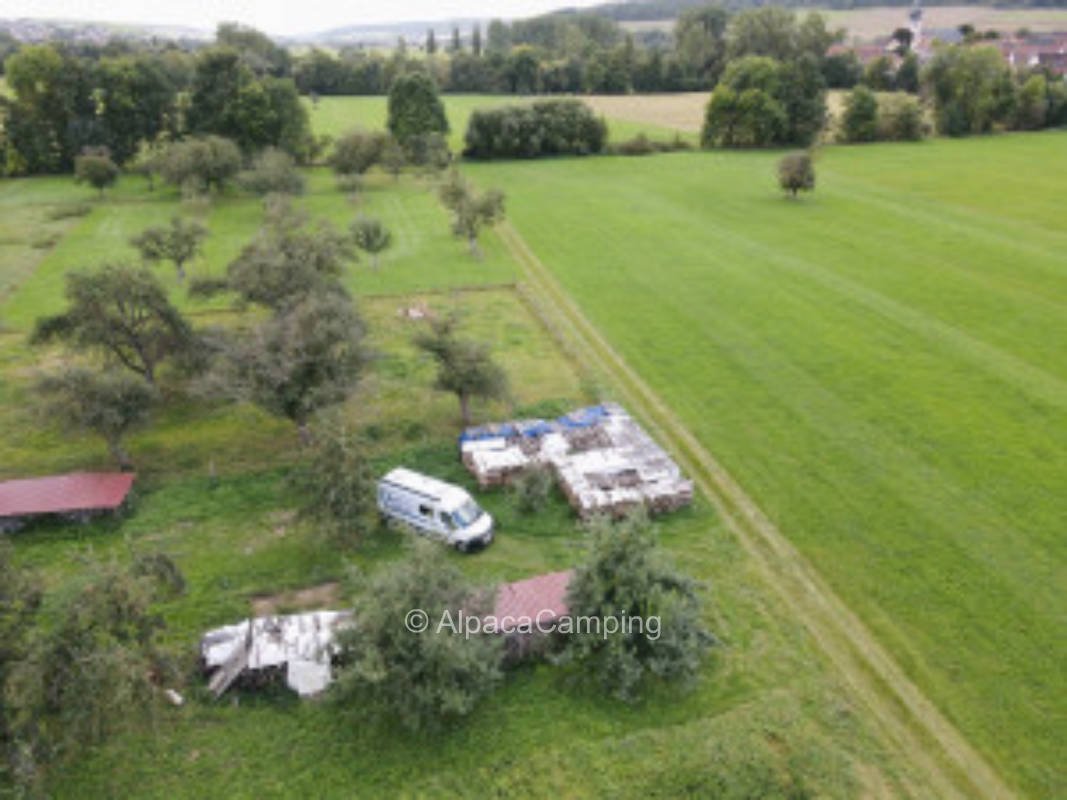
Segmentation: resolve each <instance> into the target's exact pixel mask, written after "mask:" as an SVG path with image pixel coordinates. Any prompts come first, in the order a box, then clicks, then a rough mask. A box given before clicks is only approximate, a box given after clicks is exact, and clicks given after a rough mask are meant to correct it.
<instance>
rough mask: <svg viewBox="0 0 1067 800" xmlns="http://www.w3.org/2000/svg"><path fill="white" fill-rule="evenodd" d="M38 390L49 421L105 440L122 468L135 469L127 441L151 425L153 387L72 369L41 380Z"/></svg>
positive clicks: (119, 374) (135, 380)
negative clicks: (138, 431) (130, 435)
mask: <svg viewBox="0 0 1067 800" xmlns="http://www.w3.org/2000/svg"><path fill="white" fill-rule="evenodd" d="M37 391H38V393H39V394H40V395H41V397H42V399H43V401H44V402H43V404H42V406H41V410H42V412H43V414H44V416H45V419H47V420H49V421H52V422H58V423H59V424H60V425H62V426H63V427H64V428H66V429H68V430H70V431H72V432H81V431H89V432H90V433H94V434H96V435H98V436H100V437H102V438H103V439H104V441H105V442H107V447H108V451H109V452H110V453H111V455H112V457H113V458H114V459H115V461H116V463H117V465H118V467H119V469H123V470H125V469H129V468H130V467H131V466H132V464H131V463H130V459H129V456H128V455H127V453H126V449H125V447H124V445H123V439H124V438H125V436H126V434H127V433H129V432H130V431H131V430H134V429H135V428H137V427H140V426H141V425H144V424H145V422H147V420H148V417H149V414H150V413H151V410H152V406H153V405H154V404H155V401H156V397H157V395H156V391H155V389H154V388H153V387H151V386H149V385H148V384H146V383H145V382H144V381H143V380H140V379H139V378H135V377H133V376H132V375H129V374H127V373H123V372H117V371H110V372H93V371H92V370H88V369H82V368H72V369H68V370H66V371H65V372H62V373H60V374H58V375H51V376H48V377H45V378H43V379H41V381H40V382H39V383H38V386H37Z"/></svg>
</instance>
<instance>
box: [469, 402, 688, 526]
mask: <svg viewBox="0 0 1067 800" xmlns="http://www.w3.org/2000/svg"><path fill="white" fill-rule="evenodd" d="M460 448H461V451H462V457H463V463H464V464H465V465H466V466H467V468H468V469H469V470H470V471H471V473H472V474H474V476H475V477H476V478H477V479H478V483H479V485H481V486H482V487H488V486H499V485H502V484H505V483H507V482H508V481H510V480H511V479H512V478H513V477H515V476H516V475H518V474H521V473H522V472H523V470H525V469H527V468H529V467H530V466H533V465H539V464H546V465H549V466H551V467H552V469H553V471H554V472H555V474H556V476H557V478H558V479H559V483H560V487H561V488H562V490H563V493H564V494H565V495H566V496H567V499H568V501H569V502H570V504H571V506H572V507H573V508H574V509H575V510H576V511H577V512H578V514H579V515H581V516H582V517H591V516H594V515H597V514H607V515H610V516H614V517H619V516H623V515H625V514H627V513H629V512H630V511H632V510H634V509H635V508H638V507H644V508H646V509H648V510H649V511H650V512H652V513H664V512H668V511H674V510H676V509H678V508H682V507H683V506H686V505H688V504H689V503H691V502H692V500H693V484H692V482H691V481H688V480H686V479H685V478H684V477H683V476H682V474H681V470H680V469H679V468H678V465H677V464H675V463H674V461H673V460H672V459H671V458H670V456H668V455H667V453H666V452H664V450H663V449H662V448H661V447H660V446H659V445H657V444H656V443H655V442H654V441H653V440H652V438H651V437H650V436H649V435H648V434H647V433H646V432H645V431H644V430H643V429H642V428H641V426H640V425H638V424H637V423H636V422H635V421H634V419H633V418H632V417H631V416H630V415H629V414H627V413H626V411H625V410H624V409H623V408H622V407H621V406H618V405H616V404H606V405H603V406H594V407H592V408H590V409H580V410H579V411H576V412H573V413H571V414H568V415H567V416H565V417H560V418H559V419H558V420H555V421H552V422H546V421H544V420H523V421H521V422H515V423H505V424H502V425H494V426H486V427H483V428H478V429H471V430H469V431H467V432H466V433H465V434H464V436H463V437H462V438H461V440H460Z"/></svg>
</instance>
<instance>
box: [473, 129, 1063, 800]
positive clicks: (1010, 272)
mask: <svg viewBox="0 0 1067 800" xmlns="http://www.w3.org/2000/svg"><path fill="white" fill-rule="evenodd" d="M778 156H779V154H777V153H759V152H753V153H695V154H675V155H669V156H662V157H657V158H654V159H649V160H633V159H629V160H628V159H598V160H595V161H567V162H553V163H538V164H527V163H508V164H503V163H498V164H492V165H475V166H471V167H470V168H469V169H470V171H471V173H472V174H473V175H474V176H475V177H476V178H477V179H478V180H479V181H481V182H483V183H485V184H495V185H503V186H507V187H509V189H510V192H511V197H512V200H511V205H510V213H511V219H512V221H513V223H514V224H515V225H516V226H517V227H518V229H519V230H520V232H521V234H522V235H523V236H524V238H525V239H526V241H527V242H528V244H530V246H531V247H532V248H533V250H534V251H535V252H536V253H537V255H538V256H539V257H540V258H541V260H542V261H544V262H545V264H547V265H548V267H549V268H550V269H552V270H553V271H554V272H555V273H556V275H557V276H558V277H559V279H560V280H561V281H562V283H563V284H564V286H565V287H566V288H567V289H568V290H569V291H570V292H571V293H572V294H573V296H574V297H575V298H576V299H577V300H578V302H579V303H580V305H581V306H582V308H583V309H584V311H585V312H586V313H587V314H588V316H589V317H590V318H591V319H592V320H593V322H594V323H595V324H596V325H598V326H599V327H600V329H601V330H602V331H603V332H604V333H605V334H606V335H607V336H608V337H609V339H610V340H611V341H612V342H613V343H614V344H615V345H616V346H617V348H618V349H619V351H620V352H621V353H622V354H623V356H624V357H625V358H626V359H627V360H628V361H629V362H630V363H631V364H632V365H633V366H634V367H636V368H637V370H638V371H639V372H640V373H641V374H642V375H643V376H644V377H645V378H646V379H647V380H648V381H649V382H650V383H651V384H652V386H653V387H654V388H655V389H656V390H657V391H658V392H660V393H661V395H662V396H663V397H664V398H665V399H666V400H667V401H668V403H669V404H670V406H671V407H672V408H673V409H674V410H675V411H677V412H678V413H679V414H680V415H681V416H682V418H683V419H684V420H685V421H686V423H687V424H688V426H689V427H690V428H691V429H692V430H693V431H694V432H695V433H696V434H697V435H698V436H699V437H700V439H701V440H702V441H703V442H704V443H705V444H706V445H707V446H708V447H709V448H710V450H711V451H712V452H713V453H714V454H715V455H716V457H717V458H719V459H720V460H721V461H723V462H724V463H725V464H726V466H727V467H728V468H729V469H730V470H731V471H732V473H733V474H734V476H735V477H736V478H737V479H738V480H739V482H740V483H741V485H742V486H744V487H745V489H746V490H747V491H748V492H749V493H750V494H752V495H753V496H754V497H755V499H756V500H757V501H758V502H759V503H760V504H761V506H762V508H763V509H764V510H765V511H766V512H767V513H768V515H769V516H770V517H771V518H772V519H773V520H774V521H775V522H776V523H777V524H778V526H779V527H780V528H781V529H782V530H783V531H784V532H785V533H786V535H788V536H789V537H790V538H791V539H792V540H793V541H794V542H795V543H796V544H797V545H798V546H799V547H800V548H801V549H802V551H803V552H804V553H805V554H806V555H807V556H808V557H809V558H810V559H811V560H812V561H813V562H814V563H815V565H816V566H817V567H818V568H819V569H820V570H821V572H822V573H823V574H824V575H825V576H826V577H827V578H828V579H829V580H830V582H831V583H832V585H833V586H834V587H835V589H836V590H837V591H838V592H839V593H840V594H841V595H842V596H843V598H844V599H845V600H846V601H847V602H848V603H849V604H850V605H851V606H852V607H853V608H854V609H855V610H857V611H858V612H859V613H860V614H861V615H862V617H863V618H864V619H865V620H866V622H867V624H868V625H869V626H870V627H871V628H872V629H873V630H874V631H875V632H876V634H877V635H878V636H879V637H881V639H882V640H883V641H884V642H885V643H886V644H887V645H889V647H890V648H891V649H892V650H893V652H894V653H895V654H896V656H897V658H898V659H899V660H900V662H901V664H902V665H903V666H904V667H905V669H906V670H907V671H908V673H910V675H912V676H913V677H914V679H915V680H916V681H917V682H918V683H919V685H920V686H922V687H923V688H924V689H925V690H926V691H927V692H928V694H929V695H930V696H931V697H932V699H933V700H934V701H935V702H936V703H937V704H938V705H939V706H940V707H941V708H942V710H943V711H945V712H946V714H947V716H948V717H949V718H950V719H951V720H952V721H953V722H955V723H956V724H957V725H958V726H959V728H960V729H961V730H962V731H963V733H964V734H965V735H966V736H968V738H969V739H970V740H971V741H972V742H973V743H974V744H975V745H976V746H978V747H979V749H980V750H982V751H983V752H984V753H985V754H986V756H987V757H988V758H989V759H990V760H991V761H992V762H993V763H994V764H995V766H996V767H997V768H998V769H999V770H1000V771H1001V773H1002V774H1003V775H1005V776H1006V777H1007V778H1008V779H1009V780H1010V781H1011V782H1012V783H1014V784H1015V785H1016V786H1017V787H1018V788H1019V789H1021V790H1023V791H1024V792H1026V793H1027V794H1030V795H1032V796H1034V797H1051V796H1056V795H1060V794H1062V793H1063V792H1064V788H1065V785H1067V784H1065V780H1067V777H1065V774H1064V771H1063V760H1062V755H1063V741H1064V740H1065V739H1067V672H1065V671H1064V669H1063V664H1064V663H1067V598H1065V596H1064V592H1063V587H1064V585H1065V579H1067V545H1065V543H1064V539H1063V530H1064V521H1065V520H1067V492H1065V491H1064V487H1065V486H1067V459H1065V457H1064V455H1063V454H1064V452H1067V262H1065V260H1064V252H1065V248H1067V231H1065V229H1064V227H1063V203H1062V198H1063V182H1062V176H1063V175H1064V174H1067V136H1065V135H1064V134H1063V133H1061V132H1055V133H1045V134H1034V135H1016V136H1003V137H997V138H981V139H973V140H966V141H932V142H927V143H924V144H920V145H881V146H869V147H853V148H831V149H827V150H824V151H823V152H822V154H821V157H820V159H819V161H818V163H817V170H818V187H817V189H816V191H815V193H814V194H813V195H812V196H810V197H807V198H804V199H801V200H799V201H791V200H788V199H785V198H784V197H783V196H782V195H781V193H780V192H779V190H778V189H777V186H776V181H775V174H774V167H775V161H776V159H777V158H778Z"/></svg>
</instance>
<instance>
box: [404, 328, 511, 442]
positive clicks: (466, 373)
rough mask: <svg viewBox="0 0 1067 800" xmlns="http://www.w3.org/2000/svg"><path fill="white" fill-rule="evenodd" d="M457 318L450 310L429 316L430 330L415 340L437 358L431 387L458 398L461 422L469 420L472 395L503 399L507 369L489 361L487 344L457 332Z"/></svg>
mask: <svg viewBox="0 0 1067 800" xmlns="http://www.w3.org/2000/svg"><path fill="white" fill-rule="evenodd" d="M458 324H459V320H458V318H457V317H456V316H455V315H454V314H452V315H449V316H447V317H444V318H442V319H437V320H431V321H430V330H429V331H428V332H426V333H422V334H420V335H418V336H417V337H416V338H415V344H416V345H417V346H418V347H419V348H420V349H421V350H423V351H424V352H426V353H428V354H429V355H430V356H432V357H433V359H434V360H435V361H436V362H437V379H436V381H435V383H434V387H435V388H437V389H439V390H440V391H443V392H451V393H452V394H454V395H456V397H457V398H458V399H459V407H460V414H461V415H462V418H463V424H464V425H465V426H467V425H470V424H471V413H470V401H471V398H473V397H479V398H484V399H488V400H491V399H503V398H504V397H506V396H507V392H508V380H507V373H505V372H504V370H503V369H502V368H501V367H500V366H499V365H498V364H497V363H496V362H494V361H493V359H492V357H491V355H490V350H489V346H488V345H487V344H485V343H483V342H477V341H473V340H470V339H462V338H460V337H459V336H458V335H457V331H456V329H457V327H458Z"/></svg>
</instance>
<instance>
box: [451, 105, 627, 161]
mask: <svg viewBox="0 0 1067 800" xmlns="http://www.w3.org/2000/svg"><path fill="white" fill-rule="evenodd" d="M606 140H607V125H606V124H605V122H604V120H603V119H601V118H599V117H597V116H596V115H595V114H594V113H593V112H592V110H591V109H590V108H589V107H588V106H587V105H585V104H584V103H582V102H581V101H580V100H544V101H541V102H539V103H534V104H532V105H528V106H527V105H521V106H506V107H504V108H494V109H489V110H483V111H475V112H474V113H473V114H472V115H471V119H470V123H469V124H468V125H467V133H466V136H465V142H466V148H465V149H464V151H463V154H464V155H466V156H469V157H470V158H484V159H488V158H540V157H543V156H559V155H578V156H584V155H589V154H591V153H599V152H600V151H601V150H603V149H604V143H605V142H606Z"/></svg>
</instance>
